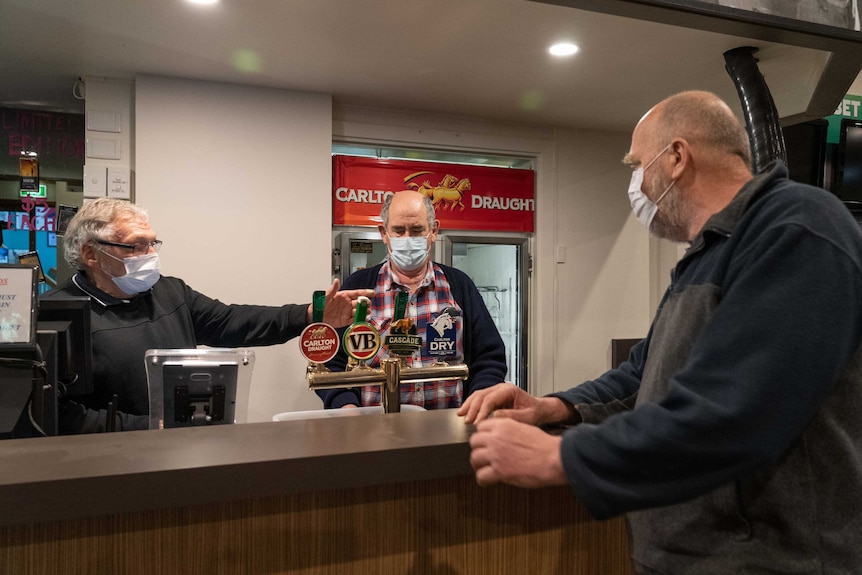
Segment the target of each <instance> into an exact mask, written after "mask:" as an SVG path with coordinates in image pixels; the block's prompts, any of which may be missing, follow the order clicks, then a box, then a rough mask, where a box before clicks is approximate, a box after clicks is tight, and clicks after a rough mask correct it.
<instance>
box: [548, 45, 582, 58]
mask: <svg viewBox="0 0 862 575" xmlns="http://www.w3.org/2000/svg"><path fill="white" fill-rule="evenodd" d="M579 51H580V48H579V47H578V46H577V44H572V43H571V42H560V43H559V44H554V45H553V46H551V47H550V48H548V53H550V54H551V55H552V56H572V55H574V54H577V53H578V52H579Z"/></svg>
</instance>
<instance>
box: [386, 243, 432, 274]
mask: <svg viewBox="0 0 862 575" xmlns="http://www.w3.org/2000/svg"><path fill="white" fill-rule="evenodd" d="M389 249H390V255H389V258H390V259H391V260H392V263H393V264H395V267H396V268H398V269H400V270H404V271H405V272H415V271H416V270H418V269H419V268H421V267H422V266H424V265H425V262H426V261H427V260H428V237H427V236H404V237H400V238H395V237H392V236H389Z"/></svg>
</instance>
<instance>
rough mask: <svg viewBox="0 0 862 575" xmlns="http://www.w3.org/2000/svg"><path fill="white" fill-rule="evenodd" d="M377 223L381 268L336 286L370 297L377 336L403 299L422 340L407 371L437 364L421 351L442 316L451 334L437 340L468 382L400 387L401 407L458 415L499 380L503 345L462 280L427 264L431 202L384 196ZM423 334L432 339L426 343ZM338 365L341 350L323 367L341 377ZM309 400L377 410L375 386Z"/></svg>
mask: <svg viewBox="0 0 862 575" xmlns="http://www.w3.org/2000/svg"><path fill="white" fill-rule="evenodd" d="M380 218H381V220H382V221H383V223H382V224H381V225H380V226H378V229H379V231H380V236H381V238H382V239H383V243H385V244H386V247H387V249H388V251H389V257H388V258H387V260H386V261H385V262H383V263H380V264H378V265H376V266H373V267H370V268H366V269H364V270H359V271H357V272H356V273H354V274H351V276H350V277H348V278H347V279H346V280H344V288H345V289H359V288H373V289H374V296H373V297H372V298H371V305H370V319H369V323H371V324H372V325H373V326H374V327H375V328H377V330H378V331H379V332H380V333H381V335H385V334H386V333H387V331H388V329H389V326H390V324H391V323H392V318H393V315H394V308H395V295H396V294H397V293H398V292H399V291H407V292H409V294H410V298H409V303H408V306H407V314H406V316H405V317H407V318H409V319H411V320H413V321H414V322H415V325H416V327H417V331H418V333H419V334H422V336H423V347H422V348H421V349H420V350H419V352H417V354H415V355H414V356H413V357H412V358H409V359H408V364H409V365H412V366H414V367H420V366H425V365H429V364H431V363H432V362H433V361H434V360H435V359H442V358H441V357H440V356H435V355H433V353H432V352H431V350H430V349H429V345H428V342H429V339H431V337H436V336H435V335H434V334H432V332H431V331H430V330H431V328H430V327H429V326H431V325H432V324H433V323H434V321H435V319H437V318H439V317H440V316H441V315H443V314H448V315H449V319H451V320H452V322H453V324H454V326H453V327H452V329H451V331H447V332H446V333H444V334H441V335H443V336H444V338H448V340H450V341H451V345H452V350H453V351H452V356H451V358H454V359H455V360H456V361H457V360H463V362H464V363H465V364H467V366H468V367H469V370H470V375H469V378H468V379H467V380H466V381H464V382H462V381H461V380H450V381H432V382H421V383H404V384H402V385H401V403H403V404H412V405H418V406H420V407H424V408H425V409H440V408H449V407H458V406H460V405H461V403H462V401H463V399H464V398H465V397H467V396H469V395H470V394H471V393H473V392H474V391H476V390H477V389H484V388H486V387H489V386H492V385H495V384H497V383H500V382H501V381H503V379H504V378H505V377H506V353H505V347H504V345H503V340H502V338H501V337H500V333H499V332H498V331H497V327H496V326H495V325H494V321H493V320H492V319H491V315H490V314H489V313H488V309H487V308H486V307H485V303H484V301H483V300H482V296H481V295H480V294H479V290H477V289H476V286H475V284H474V283H473V281H472V280H471V279H470V278H469V277H468V276H467V274H465V273H464V272H462V271H460V270H457V269H455V268H452V267H449V266H444V265H442V264H438V263H436V262H433V261H431V258H430V253H431V248H432V246H433V245H434V242H435V241H436V239H437V230H438V228H439V226H440V223H439V222H438V221H437V219H436V217H435V214H434V205H433V204H432V203H431V198H429V197H427V196H425V195H424V194H421V193H419V192H416V191H412V190H404V191H401V192H397V193H395V194H390V195H389V196H388V197H387V198H386V199H385V201H384V202H383V208H382V210H381V212H380ZM427 334H432V335H431V337H428V336H427ZM384 354H385V350H381V351H379V352H378V354H377V356H376V357H374V358H373V359H372V360H371V361H369V362H368V365H369V366H370V367H377V366H378V365H379V363H380V359H381V357H385V355H384ZM451 358H446V359H451ZM346 359H347V358H346V355H345V354H344V351H343V350H342V351H340V352H339V355H338V356H336V358H335V359H333V360H332V361H331V362H330V363H329V364H327V366H328V367H329V368H330V369H332V370H333V371H342V370H343V369H344V366H345V363H346ZM510 385H511V384H510ZM317 393H318V395H320V397H321V398H322V399H323V403H324V407H326V408H340V407H360V406H370V405H379V404H380V388H379V386H368V387H363V388H362V389H333V390H323V391H318V392H317Z"/></svg>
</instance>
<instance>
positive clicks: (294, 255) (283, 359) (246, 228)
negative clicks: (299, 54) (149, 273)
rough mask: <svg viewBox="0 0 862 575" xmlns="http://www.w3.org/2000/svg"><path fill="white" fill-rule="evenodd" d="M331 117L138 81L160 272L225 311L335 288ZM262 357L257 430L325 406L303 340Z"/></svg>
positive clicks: (301, 99)
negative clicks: (281, 416)
mask: <svg viewBox="0 0 862 575" xmlns="http://www.w3.org/2000/svg"><path fill="white" fill-rule="evenodd" d="M331 109H332V104H331V98H330V97H329V96H328V95H322V94H309V93H298V92H288V91H283V90H272V89H263V88H252V87H243V86H234V85H226V84H215V83H207V82H199V81H190V80H182V79H171V78H163V77H152V76H139V77H138V78H137V80H136V82H135V126H136V138H135V143H136V162H135V171H136V177H137V179H136V203H137V204H139V205H141V206H143V207H145V208H147V209H148V210H149V212H150V218H151V223H152V225H153V228H154V229H155V230H156V232H157V233H158V235H159V238H160V239H162V240H163V241H164V242H165V244H164V246H163V247H162V250H161V254H160V255H161V259H162V270H163V273H164V274H165V275H175V276H178V277H181V278H183V279H184V280H185V281H186V282H187V283H188V284H189V285H190V286H192V287H193V288H194V289H196V290H197V291H200V292H201V293H204V294H206V295H208V296H210V297H214V298H217V299H219V300H221V301H223V302H225V303H244V304H263V305H281V304H284V303H302V302H305V303H307V302H309V301H311V295H312V292H313V291H314V290H316V289H324V288H326V287H327V286H328V285H329V283H330V269H329V263H330V258H329V250H330V239H329V236H330V227H331V207H330V206H331V204H330V188H331V181H332V175H331V171H332V170H331V162H330V153H331V144H332V135H331V126H332V120H331ZM255 353H256V363H255V369H254V375H253V379H252V388H251V397H250V402H249V413H248V420H249V421H263V420H269V419H271V417H272V415H273V414H275V413H279V412H282V411H294V410H302V409H318V408H320V407H321V403H320V400H319V399H318V398H317V396H316V395H315V394H314V393H313V392H311V391H309V390H308V388H307V387H306V385H305V380H304V374H305V364H306V362H305V360H304V359H303V358H302V356H301V355H300V353H299V348H298V343H297V341H296V340H293V341H291V342H288V343H287V344H284V345H280V346H274V347H268V348H255Z"/></svg>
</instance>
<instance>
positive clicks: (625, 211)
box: [554, 131, 653, 390]
mask: <svg viewBox="0 0 862 575" xmlns="http://www.w3.org/2000/svg"><path fill="white" fill-rule="evenodd" d="M629 143H630V137H629V134H615V133H601V132H591V131H559V132H558V133H557V163H558V167H557V194H558V200H557V209H558V213H559V216H558V222H557V242H558V243H559V245H561V246H565V250H566V258H565V263H558V264H556V274H557V279H556V294H557V299H556V314H557V315H558V317H559V321H558V323H557V330H556V338H555V344H554V358H555V369H554V374H555V383H554V388H555V390H563V389H568V388H569V387H572V386H574V385H577V384H579V383H581V382H583V381H584V380H586V379H589V378H593V377H595V376H597V375H600V374H601V373H603V372H604V371H606V370H607V369H608V368H609V367H610V341H611V339H612V338H637V337H643V336H644V335H646V333H647V330H648V329H649V322H650V319H651V315H652V312H653V309H652V305H651V302H650V275H651V269H650V258H649V235H648V232H647V231H646V229H645V228H644V227H643V226H641V225H640V224H639V223H638V222H637V220H635V219H634V216H632V214H631V208H630V206H629V200H628V195H627V188H628V183H629V178H630V177H631V171H630V169H629V168H628V167H626V166H625V165H624V164H623V163H622V162H621V160H622V157H623V155H624V154H625V153H626V152H627V151H628V149H629Z"/></svg>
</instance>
